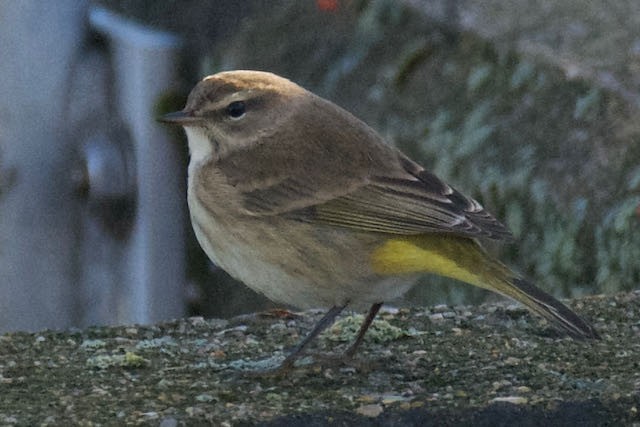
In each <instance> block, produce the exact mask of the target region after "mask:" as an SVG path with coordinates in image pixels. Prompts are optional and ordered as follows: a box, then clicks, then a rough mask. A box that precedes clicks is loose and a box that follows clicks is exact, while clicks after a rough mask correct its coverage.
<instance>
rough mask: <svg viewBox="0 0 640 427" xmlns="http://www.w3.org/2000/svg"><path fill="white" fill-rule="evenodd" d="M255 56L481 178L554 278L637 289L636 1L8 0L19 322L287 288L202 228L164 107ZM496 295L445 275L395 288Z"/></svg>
mask: <svg viewBox="0 0 640 427" xmlns="http://www.w3.org/2000/svg"><path fill="white" fill-rule="evenodd" d="M241 68H244V69H260V70H267V71H272V72H275V73H277V74H281V75H283V76H285V77H288V78H290V79H292V80H293V81H295V82H297V83H299V84H300V85H302V86H304V87H306V88H308V89H310V90H312V91H314V92H316V93H318V94H320V95H321V96H324V97H326V98H328V99H330V100H332V101H334V102H336V103H337V104H339V105H341V106H343V107H344V108H346V109H347V110H349V111H351V112H353V113H354V114H356V115H357V116H358V117H360V118H362V119H363V120H364V121H366V122H367V123H369V124H370V125H371V126H372V127H373V128H375V129H377V130H378V131H379V132H381V133H382V134H383V135H384V136H385V137H386V139H387V140H388V142H389V143H390V144H395V145H396V146H398V147H400V148H401V149H402V150H403V151H405V152H406V153H407V154H409V155H410V156H411V157H413V158H414V159H416V160H419V161H420V162H421V163H422V164H423V165H424V166H425V167H427V168H429V169H431V170H433V171H435V172H436V173H437V174H438V175H439V176H441V177H442V178H444V179H445V180H446V181H448V182H449V183H451V184H452V185H454V186H455V187H456V188H458V189H460V190H462V191H463V192H464V193H466V194H469V195H471V196H473V197H475V198H476V199H477V200H479V201H480V202H481V203H483V204H484V205H485V207H486V208H487V209H488V210H489V211H491V212H493V213H494V214H495V215H496V216H497V217H498V218H500V219H501V220H503V222H505V223H506V224H507V225H508V226H509V227H510V228H511V230H512V231H513V232H514V234H515V236H516V241H515V242H514V243H513V244H508V245H501V246H495V247H492V248H491V250H492V251H495V252H496V253H497V254H498V255H499V256H500V257H501V258H502V259H503V260H505V261H506V262H507V263H509V264H510V265H512V266H513V267H515V268H516V269H518V270H519V271H521V272H522V273H523V274H525V275H526V276H528V277H529V278H531V279H532V280H534V281H535V282H536V283H537V284H538V285H539V286H540V287H542V288H544V289H546V290H547V291H549V292H551V293H552V294H554V295H556V296H558V297H572V296H580V295H584V294H594V293H601V292H607V293H611V292H617V291H624V290H631V289H634V288H638V286H639V285H638V283H639V282H640V120H639V119H640V96H639V94H640V3H638V2H635V1H632V0H627V1H625V0H619V1H617V2H614V3H613V4H611V3H607V4H604V3H602V4H600V3H598V2H586V1H578V0H571V1H566V2H556V1H549V0H533V1H531V0H515V1H507V0H489V1H487V0H482V1H481V0H465V1H453V0H403V1H393V0H351V1H349V0H305V1H266V0H254V1H246V2H235V1H215V2H211V1H204V0H180V1H177V0H175V1H169V0H167V1H158V0H100V1H88V0H84V1H80V0H58V1H56V2H55V3H54V2H44V1H38V0H23V1H19V2H18V1H10V0H0V76H2V78H1V79H0V93H1V94H2V98H1V99H0V332H1V331H11V330H37V329H42V328H54V329H61V328H70V327H83V326H87V325H93V324H122V323H151V322H156V321H160V320H164V319H170V318H175V317H181V316H187V315H203V316H207V317H228V316H232V315H235V314H239V313H243V312H250V311H255V310H261V309H265V308H268V307H273V306H274V305H273V304H272V303H270V302H268V301H266V300H265V299H264V298H262V297H261V296H259V295H256V294H254V293H252V292H251V291H250V290H248V289H247V288H246V287H245V286H244V285H241V284H239V283H236V282H234V281H233V280H232V279H230V278H229V277H228V276H226V274H225V273H224V272H222V271H221V270H219V269H217V268H216V267H215V266H214V265H212V264H211V263H210V262H209V261H208V260H207V258H206V256H205V255H204V254H203V253H202V251H201V250H200V248H199V247H198V244H197V242H196V241H195V239H194V236H193V233H192V231H191V226H190V224H189V221H188V215H187V210H186V200H185V191H186V188H185V183H186V164H187V160H188V158H187V150H186V141H185V138H184V135H183V134H182V131H181V130H180V129H169V128H165V127H164V126H162V125H160V124H158V123H157V122H156V121H155V117H157V116H158V115H160V114H162V113H165V112H168V111H173V110H178V109H181V108H182V106H183V103H184V100H185V98H186V95H187V94H188V92H189V90H190V89H191V88H192V87H193V86H194V85H195V83H196V82H197V81H198V80H199V79H200V78H202V77H203V76H204V75H208V74H212V73H215V72H218V71H222V70H229V69H241ZM494 298H499V297H496V296H494V295H492V294H488V293H486V292H484V291H482V290H477V289H473V288H471V287H469V286H467V285H463V284H458V283H452V282H451V281H447V280H444V279H439V278H433V277H425V278H424V279H423V280H422V282H421V284H420V285H419V286H416V287H415V288H414V289H413V290H412V292H411V294H410V295H408V296H407V297H406V298H405V300H404V301H396V302H391V303H393V304H407V301H410V302H411V304H434V303H447V304H463V303H464V304H471V303H480V302H482V301H485V300H487V299H494Z"/></svg>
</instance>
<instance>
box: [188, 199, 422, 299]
mask: <svg viewBox="0 0 640 427" xmlns="http://www.w3.org/2000/svg"><path fill="white" fill-rule="evenodd" d="M188 201H189V210H190V213H191V221H192V225H193V228H194V231H195V234H196V237H197V239H198V242H199V243H200V245H201V246H202V248H203V249H204V251H205V253H206V254H207V255H208V256H209V258H210V259H211V260H212V261H213V262H214V263H215V264H216V265H218V266H219V267H221V268H222V269H224V270H225V271H227V272H228V273H229V274H230V275H231V276H233V277H234V278H236V279H238V280H240V281H242V282H243V283H245V284H246V285H247V286H249V287H250V288H251V289H253V290H255V291H257V292H260V293H262V294H264V295H265V296H266V297H267V298H269V299H271V300H273V301H277V302H281V303H285V304H290V305H293V306H296V307H299V308H311V307H329V306H334V305H343V304H352V305H365V304H373V303H378V302H384V301H390V300H393V299H395V298H397V297H399V296H401V295H402V294H404V293H405V292H406V291H407V290H408V289H409V288H410V287H411V286H412V284H413V281H414V278H413V277H389V276H386V277H382V276H379V275H376V274H375V273H373V272H372V271H371V267H370V265H369V262H370V261H369V256H368V251H369V249H370V247H371V246H372V245H373V244H374V243H373V241H374V240H376V238H371V239H370V240H371V241H367V238H366V237H365V238H364V239H354V238H353V236H352V235H351V234H350V232H348V231H346V230H342V229H319V228H317V227H319V226H313V225H310V224H304V223H297V222H295V221H288V222H287V221H284V222H285V223H284V224H283V222H282V221H280V220H278V219H275V220H273V221H271V222H270V221H269V220H262V219H260V220H253V219H249V220H247V221H243V222H241V223H240V222H234V223H233V224H231V225H230V224H228V223H226V224H225V223H221V222H220V221H216V220H214V219H213V218H211V214H210V213H209V212H208V211H206V210H205V209H204V208H203V207H202V206H201V205H200V203H199V202H198V200H197V199H196V198H195V197H192V195H190V196H189V198H188ZM314 227H315V228H314Z"/></svg>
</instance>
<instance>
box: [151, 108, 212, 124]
mask: <svg viewBox="0 0 640 427" xmlns="http://www.w3.org/2000/svg"><path fill="white" fill-rule="evenodd" d="M158 121H159V122H162V123H168V124H172V125H181V126H188V125H195V124H197V123H200V122H201V121H202V119H201V118H200V117H196V116H194V115H193V114H192V113H189V112H186V111H183V110H181V111H174V112H173V113H169V114H165V115H164V116H161V117H160V118H158Z"/></svg>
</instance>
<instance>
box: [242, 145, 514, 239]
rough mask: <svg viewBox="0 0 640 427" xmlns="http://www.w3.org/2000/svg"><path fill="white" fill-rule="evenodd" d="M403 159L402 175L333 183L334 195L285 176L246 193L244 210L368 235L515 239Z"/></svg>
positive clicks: (472, 203)
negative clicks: (388, 234)
mask: <svg viewBox="0 0 640 427" xmlns="http://www.w3.org/2000/svg"><path fill="white" fill-rule="evenodd" d="M400 156H402V155H400ZM400 160H401V164H402V167H403V168H404V173H403V174H397V173H394V174H393V175H392V176H390V175H380V174H375V173H374V174H371V175H369V176H362V177H361V179H354V177H351V179H349V180H345V181H344V184H343V185H339V184H338V185H331V191H324V192H323V188H322V187H319V186H318V185H317V182H314V181H312V180H308V179H305V177H304V176H300V175H291V176H287V177H283V179H281V180H279V181H278V182H274V183H272V184H271V185H267V186H263V187H261V188H253V189H251V190H250V191H246V192H244V206H245V208H246V210H247V212H248V213H250V214H251V215H283V216H286V217H288V218H291V219H296V220H300V221H305V222H315V223H321V224H327V225H334V226H340V227H348V228H351V229H355V230H361V231H369V232H380V233H391V234H404V235H411V234H421V233H426V232H440V233H453V234H458V235H464V236H469V237H488V238H492V239H507V240H508V239H510V238H511V233H510V232H509V230H508V229H507V228H506V227H505V226H503V225H502V224H501V223H500V222H498V221H497V220H496V219H495V218H494V217H493V216H492V215H491V214H489V213H488V212H487V211H486V210H485V209H484V208H483V207H482V206H481V205H480V204H479V203H478V202H477V201H475V200H474V199H472V198H469V197H466V196H464V195H463V194H461V193H460V192H458V191H457V190H455V189H454V188H452V187H450V186H449V185H447V184H446V183H444V182H443V181H442V180H440V179H439V178H438V177H436V176H435V175H433V174H432V173H430V172H428V171H426V170H425V169H423V168H422V167H420V166H419V165H417V164H416V163H414V162H412V161H411V160H409V159H407V158H406V157H404V156H402V157H401V158H400ZM398 175H400V176H398ZM335 180H336V181H340V178H338V177H336V178H335Z"/></svg>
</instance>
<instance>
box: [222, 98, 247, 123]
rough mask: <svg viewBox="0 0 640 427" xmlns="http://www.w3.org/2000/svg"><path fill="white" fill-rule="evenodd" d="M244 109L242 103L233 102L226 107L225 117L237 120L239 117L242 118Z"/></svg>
mask: <svg viewBox="0 0 640 427" xmlns="http://www.w3.org/2000/svg"><path fill="white" fill-rule="evenodd" d="M245 109H246V107H245V105H244V101H234V102H232V103H231V104H229V105H227V108H226V109H225V111H226V113H227V115H228V116H229V117H231V118H232V119H239V118H240V117H242V116H244V113H245Z"/></svg>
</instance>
